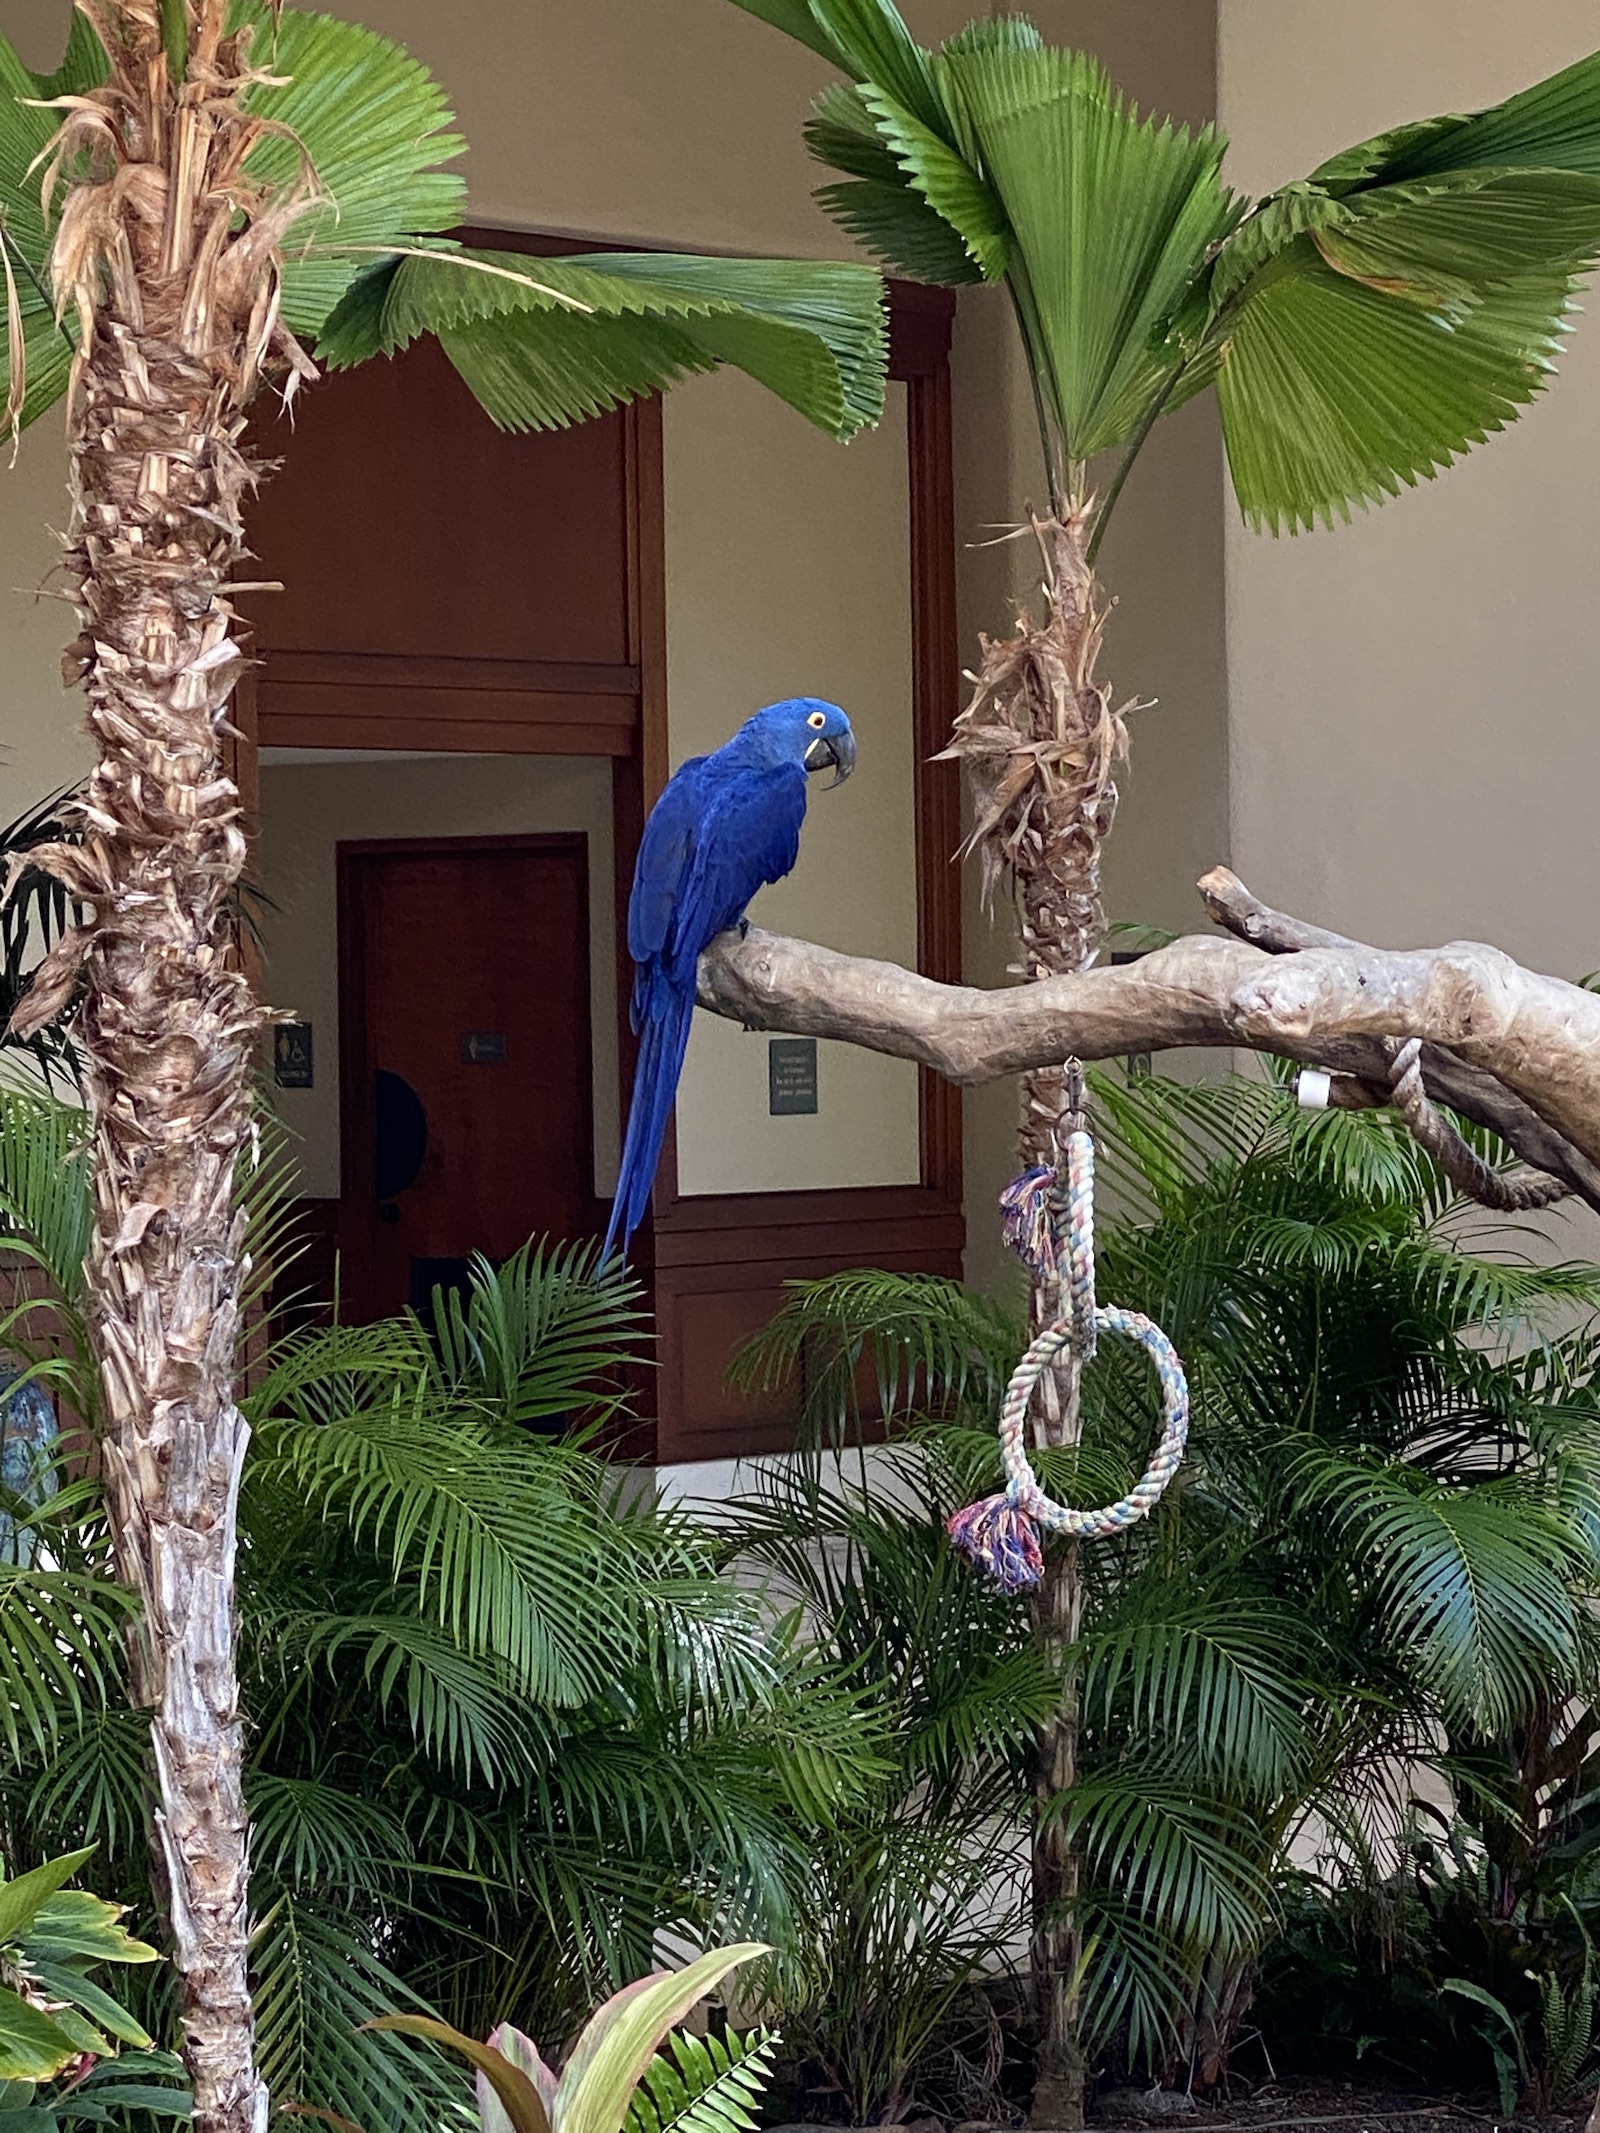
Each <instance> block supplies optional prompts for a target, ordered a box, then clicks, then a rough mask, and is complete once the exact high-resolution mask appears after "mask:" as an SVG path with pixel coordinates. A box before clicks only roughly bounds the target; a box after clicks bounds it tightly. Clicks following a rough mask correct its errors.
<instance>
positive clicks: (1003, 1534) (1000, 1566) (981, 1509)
mask: <svg viewBox="0 0 1600 2133" xmlns="http://www.w3.org/2000/svg"><path fill="white" fill-rule="evenodd" d="M945 1530H946V1531H947V1532H948V1534H949V1535H950V1539H951V1542H952V1544H953V1545H954V1546H955V1547H956V1548H957V1549H959V1550H960V1552H961V1553H962V1554H963V1555H964V1556H966V1557H967V1558H968V1559H969V1560H970V1561H971V1562H972V1563H974V1564H975V1565H976V1567H977V1568H978V1569H979V1570H981V1571H982V1572H983V1573H984V1575H985V1576H986V1577H988V1578H992V1579H993V1581H994V1583H995V1584H996V1585H998V1586H999V1588H1000V1590H1001V1591H1002V1592H1031V1591H1032V1590H1033V1588H1034V1586H1035V1585H1037V1584H1038V1582H1039V1580H1040V1578H1041V1577H1043V1575H1044V1552H1043V1550H1042V1549H1041V1548H1040V1546H1039V1535H1038V1531H1037V1529H1036V1528H1035V1526H1034V1523H1033V1520H1032V1519H1031V1518H1030V1517H1029V1516H1028V1514H1027V1512H1026V1511H1019V1510H1018V1509H1017V1507H1016V1505H1015V1504H1014V1503H1013V1502H1012V1501H1011V1499H1010V1497H1009V1496H986V1497H984V1499H983V1501H982V1502H981V1503H971V1504H968V1506H967V1508H966V1509H965V1510H964V1511H958V1512H957V1513H956V1515H955V1517H954V1518H952V1519H951V1520H950V1523H949V1525H948V1526H947V1527H946V1529H945Z"/></svg>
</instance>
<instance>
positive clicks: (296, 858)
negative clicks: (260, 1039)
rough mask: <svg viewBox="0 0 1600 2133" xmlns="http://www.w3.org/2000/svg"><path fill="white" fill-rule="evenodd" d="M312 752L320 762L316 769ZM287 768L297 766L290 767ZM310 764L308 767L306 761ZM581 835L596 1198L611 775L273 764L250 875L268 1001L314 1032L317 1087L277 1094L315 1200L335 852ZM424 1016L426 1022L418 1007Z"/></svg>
mask: <svg viewBox="0 0 1600 2133" xmlns="http://www.w3.org/2000/svg"><path fill="white" fill-rule="evenodd" d="M317 754H320V756H321V759H320V760H318V759H317ZM286 757H290V758H294V759H293V760H285V758H286ZM307 758H309V760H308V759H307ZM550 830H582V831H584V832H585V833H586V834H587V836H588V839H589V938H590V957H591V960H590V967H589V982H590V988H591V989H590V1011H591V1016H592V1020H593V1044H594V1096H595V1179H596V1189H597V1190H598V1191H599V1192H602V1193H607V1194H609V1193H610V1191H611V1190H612V1188H613V1186H614V1184H615V1182H616V1175H617V1124H616V1121H617V983H616V968H617V966H616V957H615V954H614V952H613V945H612V944H613V941H614V939H615V935H614V932H613V902H614V899H613V887H612V872H611V777H610V767H609V765H608V764H607V763H605V762H604V761H603V760H601V759H599V758H597V757H573V758H566V757H559V756H504V755H477V756H463V755H426V756H412V757H403V756H401V757H394V756H381V755H368V756H367V757H366V758H365V760H356V761H352V760H350V758H349V757H348V756H345V755H343V754H341V753H337V752H335V751H331V750H330V751H326V752H322V751H318V752H316V753H313V751H311V750H306V751H301V750H298V749H296V750H284V751H282V752H281V753H280V754H279V755H277V756H276V758H275V757H274V756H273V755H272V754H270V753H269V756H268V760H267V761H266V762H264V763H263V765H262V770H261V844H260V849H259V853H258V858H257V871H258V874H259V878H260V882H261V886H262V889H263V890H264V891H265V895H266V899H267V902H266V905H265V908H264V909H263V910H262V912H261V915H260V921H259V922H260V927H261V934H262V939H263V944H264V948H265V954H266V963H267V995H268V997H269V998H270V999H271V1001H272V1002H273V1004H274V1006H276V1007H281V1008H283V1009H285V1010H292V1011H293V1013H294V1015H295V1018H296V1019H297V1020H298V1021H302V1022H309V1023H310V1024H311V1025H312V1029H313V1032H314V1037H313V1044H314V1048H315V1075H316V1079H315V1083H314V1085H313V1086H312V1087H311V1088H309V1089H280V1090H278V1092H277V1105H278V1111H279V1114H280V1116H281V1117H282V1119H283V1121H284V1124H285V1125H286V1126H287V1127H288V1128H289V1130H290V1131H291V1133H293V1134H294V1135H296V1137H297V1139H298V1142H299V1149H298V1154H299V1161H300V1172H301V1181H302V1185H303V1188H304V1190H305V1191H306V1192H307V1193H309V1194H310V1195H311V1196H312V1198H314V1199H337V1198H338V1196H339V973H338V912H337V905H336V900H335V886H336V875H335V859H334V847H335V845H336V844H337V843H339V841H340V840H341V839H344V838H357V837H470V836H491V835H502V836H504V835H518V834H526V833H528V832H530V831H550ZM417 1011H418V1013H419V1014H425V1013H426V1012H427V1003H426V1001H419V1002H418V1008H417Z"/></svg>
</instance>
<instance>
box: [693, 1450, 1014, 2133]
mask: <svg viewBox="0 0 1600 2133" xmlns="http://www.w3.org/2000/svg"><path fill="white" fill-rule="evenodd" d="M927 1480H928V1472H927V1468H926V1465H925V1464H924V1463H923V1462H921V1461H920V1460H912V1461H911V1462H908V1463H906V1464H905V1465H903V1466H900V1467H897V1468H896V1470H895V1473H894V1476H893V1478H892V1480H888V1481H887V1486H888V1488H889V1491H890V1495H891V1497H892V1498H893V1499H894V1500H895V1501H896V1502H897V1503H898V1504H899V1506H900V1507H899V1508H897V1509H889V1508H887V1507H886V1505H885V1502H884V1499H883V1493H882V1492H883V1489H884V1487H885V1484H886V1477H885V1476H884V1475H882V1474H880V1475H877V1476H874V1477H872V1479H871V1482H870V1485H869V1481H868V1477H867V1476H866V1475H865V1474H862V1475H860V1476H859V1478H857V1479H856V1480H854V1481H853V1480H852V1479H851V1475H850V1469H849V1467H848V1465H847V1464H843V1463H841V1464H839V1465H837V1466H835V1465H834V1464H833V1463H832V1462H827V1461H824V1460H821V1459H817V1458H814V1457H813V1458H805V1459H802V1460H801V1461H799V1462H797V1463H796V1464H795V1465H794V1466H792V1467H790V1468H788V1469H787V1470H779V1471H777V1472H774V1473H771V1474H769V1475H768V1476H767V1477H766V1478H765V1479H764V1480H763V1481H762V1482H761V1483H760V1484H759V1485H758V1492H757V1494H756V1496H755V1498H754V1500H753V1501H751V1502H750V1503H748V1504H741V1505H740V1506H739V1507H738V1509H737V1511H736V1513H735V1514H734V1516H733V1518H732V1519H731V1521H730V1529H729V1530H730V1535H731V1540H730V1545H731V1548H732V1550H733V1552H734V1555H735V1557H736V1560H737V1564H738V1568H739V1573H740V1576H741V1578H742V1579H745V1580H748V1579H750V1578H751V1577H752V1576H753V1575H755V1576H759V1577H760V1579H761V1581H762V1584H763V1587H764V1589H765V1591H766V1593H767V1595H768V1599H769V1601H770V1602H771V1603H772V1604H774V1605H776V1606H777V1607H779V1608H780V1609H783V1610H785V1611H788V1610H792V1611H793V1613H792V1615H791V1619H792V1620H794V1621H795V1622H796V1623H797V1625H798V1629H799V1633H800V1634H801V1635H802V1636H803V1637H804V1638H805V1640H806V1641H807V1643H808V1645H809V1646H810V1647H811V1648H812V1649H814V1650H816V1651H818V1652H819V1653H824V1654H826V1657H827V1660H828V1663H829V1664H831V1665H834V1666H836V1667H837V1668H838V1669H839V1672H840V1676H841V1678H842V1680H843V1681H845V1682H847V1683H849V1684H851V1685H852V1686H853V1687H854V1689H855V1692H856V1695H857V1697H858V1699H859V1705H860V1708H861V1711H862V1714H863V1717H864V1718H865V1720H866V1721H867V1723H868V1724H869V1726H870V1728H871V1741H872V1746H873V1749H874V1751H875V1754H876V1757H877V1767H876V1768H875V1769H874V1770H873V1772H872V1773H871V1778H870V1782H868V1783H867V1784H865V1785H863V1787H862V1788H861V1790H860V1791H859V1793H858V1794H857V1795H856V1796H855V1797H853V1798H852V1799H851V1800H850V1801H849V1802H848V1803H846V1804H845V1805H844V1806H843V1807H842V1808H841V1809H840V1810H839V1811H838V1812H837V1813H836V1815H835V1816H834V1817H833V1818H832V1819H831V1821H830V1823H829V1825H828V1826H827V1827H826V1828H823V1829H821V1830H819V1831H818V1833H817V1835H816V1836H815V1837H814V1838H813V1839H812V1841H811V1844H810V1846H809V1850H808V1857H807V1862H806V1869H805V1880H804V1891H803V1898H802V1901H801V1902H800V1903H799V1904H798V1906H797V1915H796V1925H795V1931H794V1935H793V1938H792V1939H791V1941H790V1942H789V1944H788V1946H787V1947H786V1949H785V1951H784V1954H785V1957H786V1960H785V1961H783V1962H781V1963H778V1964H775V1965H773V1966H770V1976H769V1985H768V1990H769V1992H770V1995H771V1998H772V2001H773V2004H774V2007H775V2009H776V2010H777V2018H778V2019H779V2021H780V2023H781V2027H782V2030H783V2035H784V2043H785V2047H786V2050H787V2051H788V2052H789V2053H791V2054H792V2055H793V2056H794V2057H795V2058H796V2059H797V2060H798V2062H799V2066H800V2073H801V2078H802V2083H803V2085H804V2087H805V2088H806V2089H807V2090H808V2091H809V2093H810V2100H811V2103H812V2106H813V2107H815V2108H818V2109H827V2108H831V2109H834V2110H840V2109H842V2111H843V2112H844V2114H845V2116H846V2118H847V2121H848V2123H850V2124H851V2125H868V2124H877V2123H880V2122H885V2123H894V2122H896V2121H898V2120H900V2119H902V2118H904V2117H907V2116H909V2115H910V2114H911V2113H912V2111H913V2110H914V2109H915V2108H916V2107H917V2106H919V2105H920V2106H923V2107H927V2106H929V2105H937V2104H946V2105H948V2102H949V2088H950V2074H951V2066H950V2047H951V2046H952V2044H954V2043H957V2042H960V2041H966V2039H965V2038H964V2036H963V2032H966V2031H970V2030H971V2029H972V2028H973V2027H974V2023H975V2021H980V2020H981V2009H980V2008H979V2007H978V2006H977V2005H976V2004H975V1995H974V1990H973V1988H974V1985H975V1983H976V1982H977V1981H978V1980H979V1979H980V1978H982V1977H983V1976H985V1974H987V1973H990V1972H992V1971H993V1970H994V1969H995V1968H996V1967H997V1966H998V1965H1000V1964H1001V1963H1003V1961H1004V1960H1005V1957H1006V1955H1007V1952H1008V1947H1007V1944H1008V1942H1012V1941H1014V1940H1015V1936H1016V1931H1017V1919H1018V1910H1019V1904H1020V1902H1021V1889H1020V1877H1021V1876H1022V1875H1023V1874H1024V1872H1025V1862H1024V1860H1023V1857H1022V1855H1021V1854H1020V1852H1019V1850H1018V1848H1017V1844H1016V1839H1015V1831H1014V1819H1015V1808H1016V1801H1017V1799H1018V1796H1019V1792H1020V1791H1021V1790H1023V1789H1025V1787H1026V1783H1027V1771H1028V1765H1029V1756H1030V1742H1031V1735H1032V1729H1033V1728H1034V1726H1035V1725H1036V1724H1037V1723H1038V1721H1039V1718H1040V1716H1041V1714H1042V1713H1043V1712H1044V1711H1046V1710H1048V1708H1049V1707H1050V1703H1051V1699H1052V1697H1053V1694H1054V1684H1053V1682H1052V1681H1051V1679H1050V1677H1049V1674H1048V1672H1047V1670H1046V1669H1045V1668H1044V1667H1043V1666H1042V1664H1041V1662H1040V1660H1039V1658H1038V1655H1037V1653H1036V1652H1035V1651H1034V1650H1033V1648H1032V1647H1031V1645H1030V1644H1029V1643H1028V1641H1027V1639H1026V1638H1025V1637H1023V1636H1021V1635H1019V1624H1018V1617H1017V1611H1016V1609H1015V1608H1014V1607H1012V1606H1011V1605H1010V1604H1009V1603H1007V1602H1006V1601H1005V1600H1003V1599H1002V1598H1001V1597H1000V1596H999V1595H998V1594H996V1593H994V1592H992V1591H990V1590H988V1589H987V1588H986V1587H985V1586H983V1585H982V1584H981V1583H980V1582H979V1581H978V1580H977V1579H975V1578H973V1577H972V1576H971V1575H970V1574H969V1572H968V1571H967V1570H966V1568H965V1566H964V1565H963V1564H962V1563H961V1561H960V1559H959V1558H958V1557H957V1556H956V1555H955V1554H954V1553H953V1552H952V1550H951V1548H950V1546H949V1543H948V1541H947V1539H946V1537H945V1533H944V1526H943V1518H942V1516H941V1512H942V1509H943V1508H944V1507H943V1505H942V1504H941V1503H938V1502H935V1503H931V1504H930V1503H929V1502H928V1501H927V1499H926V1494H925V1491H926V1486H927ZM898 1482H903V1483H904V1484H905V1487H904V1489H903V1490H902V1489H899V1488H897V1487H896V1486H895V1484H896V1483H898Z"/></svg>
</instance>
